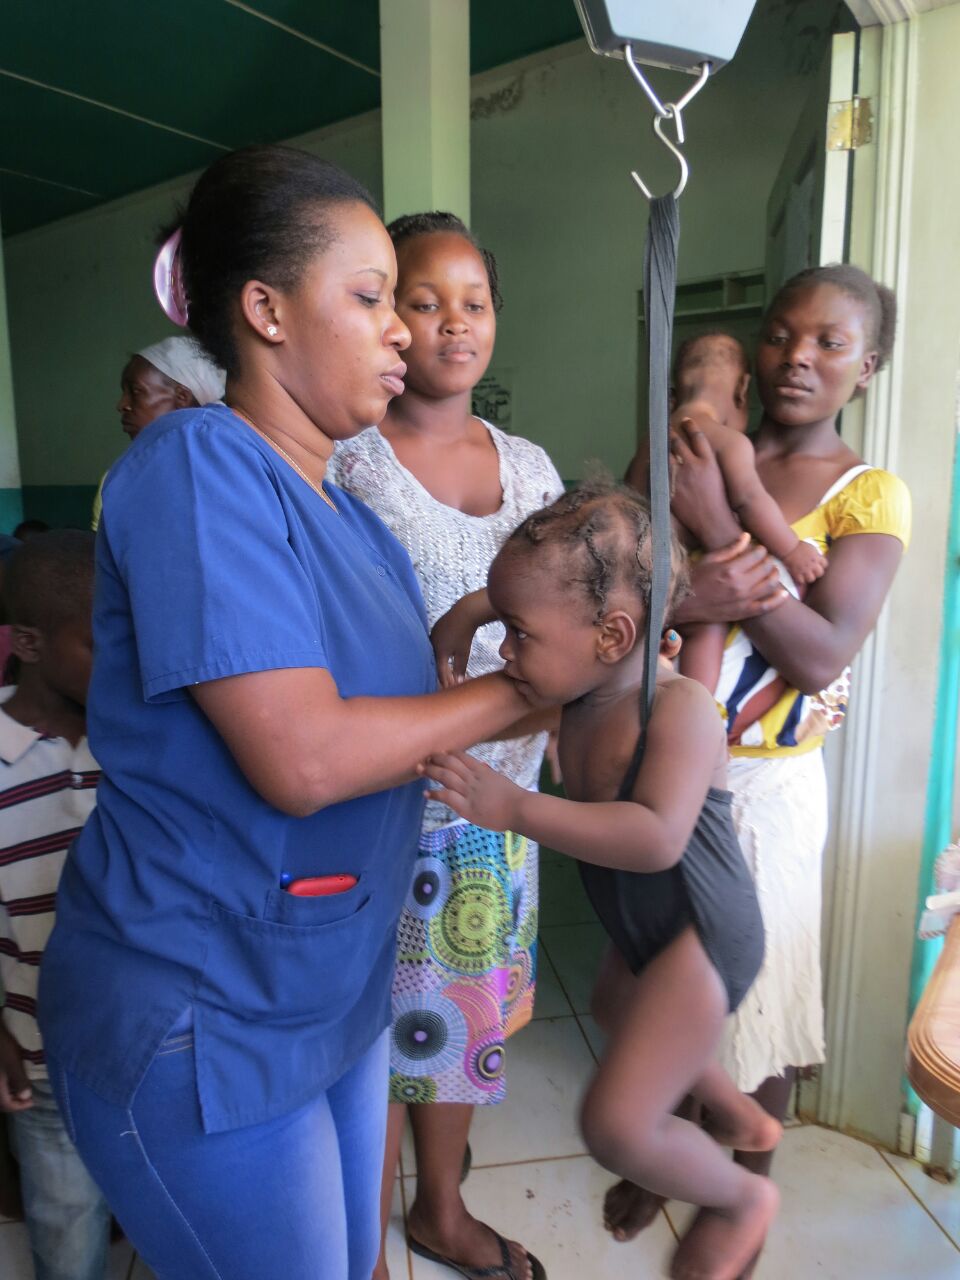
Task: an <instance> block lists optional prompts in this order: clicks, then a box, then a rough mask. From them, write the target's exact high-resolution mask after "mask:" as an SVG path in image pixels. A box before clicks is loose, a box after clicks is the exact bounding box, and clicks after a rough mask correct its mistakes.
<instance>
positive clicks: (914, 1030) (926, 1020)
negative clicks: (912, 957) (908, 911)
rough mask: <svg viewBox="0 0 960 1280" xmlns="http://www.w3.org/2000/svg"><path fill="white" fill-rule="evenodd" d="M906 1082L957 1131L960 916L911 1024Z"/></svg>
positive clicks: (959, 1104)
mask: <svg viewBox="0 0 960 1280" xmlns="http://www.w3.org/2000/svg"><path fill="white" fill-rule="evenodd" d="M907 1077H908V1078H909V1080H910V1083H911V1084H912V1085H913V1087H914V1089H916V1091H917V1093H918V1094H919V1096H920V1097H921V1098H922V1099H923V1101H924V1102H925V1103H926V1104H927V1106H928V1107H929V1108H930V1109H931V1111H935V1112H936V1113H937V1115H938V1116H942V1117H943V1119H944V1120H946V1121H948V1123H950V1124H952V1125H955V1126H957V1127H960V916H955V917H954V920H953V922H952V923H951V925H950V928H949V929H948V930H947V937H946V941H945V943H944V947H943V951H942V952H941V953H940V958H939V960H938V961H937V964H936V968H935V969H934V971H933V974H932V976H931V978H930V981H929V982H928V983H927V986H926V990H925V991H924V993H923V996H922V998H921V1000H920V1003H919V1004H918V1005H917V1009H916V1012H915V1013H914V1015H913V1018H912V1019H911V1021H910V1027H909V1029H908V1031H907Z"/></svg>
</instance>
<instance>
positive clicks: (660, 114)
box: [623, 44, 713, 200]
mask: <svg viewBox="0 0 960 1280" xmlns="http://www.w3.org/2000/svg"><path fill="white" fill-rule="evenodd" d="M623 57H624V61H625V62H626V64H627V67H628V68H629V70H630V74H631V75H632V76H633V78H634V80H636V82H637V84H638V85H639V86H640V88H641V89H642V90H643V91H644V93H645V94H646V95H647V97H648V98H649V100H650V102H651V104H652V106H653V110H654V113H655V114H654V117H653V131H654V133H655V134H656V135H657V137H658V138H659V139H660V141H661V142H662V143H663V145H664V146H665V147H666V148H667V150H668V151H672V152H673V154H674V155H675V156H676V158H677V161H678V163H679V165H680V181H679V183H678V184H677V186H676V188H675V190H674V192H673V198H674V199H675V200H679V199H680V197H681V195H683V191H684V188H685V187H686V185H687V179H688V178H689V177H690V165H689V164H688V162H687V159H686V157H685V156H684V154H683V152H682V151H681V150H680V146H682V145H683V142H684V140H685V139H684V131H683V111H684V108H685V107H687V106H688V105H689V104H690V103H691V102H692V101H693V99H694V98H695V97H696V96H697V94H698V93H699V92H700V90H701V89H702V88H703V86H704V85H705V84H706V83H707V80H708V79H709V78H710V72H711V71H712V69H713V66H712V64H711V63H709V62H702V63H701V64H700V74H699V75H698V76H697V79H696V83H695V84H693V85H691V87H690V88H689V89H688V90H687V92H686V93H685V94H684V95H683V97H682V98H681V99H680V100H679V101H678V102H661V101H660V99H659V98H658V97H657V95H656V93H655V92H654V90H653V87H652V86H651V84H650V82H649V81H648V80H647V78H646V76H645V75H644V74H643V72H642V71H641V70H640V68H639V67H638V66H637V63H636V60H635V58H634V56H633V49H632V47H631V46H630V45H629V44H625V45H624V46H623ZM671 119H672V120H673V123H674V126H675V128H676V131H677V142H676V143H674V142H673V141H672V140H671V139H670V138H668V137H667V135H666V134H665V133H664V132H663V125H664V121H665V120H671ZM677 144H680V145H679V146H678V145H677ZM630 176H631V178H633V180H634V182H635V183H636V184H637V186H638V187H639V188H640V190H641V191H642V192H643V194H644V195H645V196H646V197H647V199H648V200H652V199H653V195H652V194H651V192H650V190H649V188H648V187H647V186H646V184H645V183H644V182H643V180H642V179H641V177H640V175H639V174H638V173H637V172H636V171H631V174H630Z"/></svg>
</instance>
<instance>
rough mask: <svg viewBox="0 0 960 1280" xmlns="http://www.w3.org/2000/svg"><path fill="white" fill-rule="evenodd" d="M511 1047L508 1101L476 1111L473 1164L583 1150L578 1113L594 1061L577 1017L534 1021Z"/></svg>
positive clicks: (573, 1153)
mask: <svg viewBox="0 0 960 1280" xmlns="http://www.w3.org/2000/svg"><path fill="white" fill-rule="evenodd" d="M511 1049H512V1057H510V1058H509V1059H508V1062H507V1100H506V1102H504V1103H502V1104H501V1105H500V1106H498V1107H478V1108H477V1112H476V1116H475V1119H474V1122H473V1131H472V1133H471V1136H470V1144H471V1146H472V1148H473V1162H474V1165H487V1164H506V1163H508V1162H512V1161H515V1160H540V1159H543V1158H544V1157H550V1156H569V1155H575V1154H578V1153H580V1152H582V1151H583V1150H584V1146H583V1142H582V1141H581V1138H580V1134H579V1133H578V1131H577V1112H578V1109H579V1105H580V1098H581V1096H582V1094H583V1090H584V1088H585V1086H586V1084H587V1081H588V1080H589V1079H590V1076H591V1075H592V1074H593V1067H594V1063H593V1058H592V1056H591V1054H590V1051H589V1049H588V1048H587V1046H586V1044H585V1043H584V1039H583V1035H582V1033H581V1031H580V1028H579V1027H578V1026H577V1021H576V1019H575V1018H556V1019H553V1020H544V1021H542V1022H533V1023H531V1025H530V1026H529V1027H527V1028H525V1030H524V1031H523V1032H522V1033H521V1034H520V1035H518V1036H516V1037H515V1038H514V1040H513V1041H512V1042H511Z"/></svg>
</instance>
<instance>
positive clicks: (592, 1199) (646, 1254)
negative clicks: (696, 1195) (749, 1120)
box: [413, 1156, 673, 1280]
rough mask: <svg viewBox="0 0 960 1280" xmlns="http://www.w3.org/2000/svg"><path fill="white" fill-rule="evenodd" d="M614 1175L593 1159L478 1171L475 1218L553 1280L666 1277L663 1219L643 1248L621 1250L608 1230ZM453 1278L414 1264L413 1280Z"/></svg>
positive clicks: (667, 1244)
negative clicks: (604, 1212)
mask: <svg viewBox="0 0 960 1280" xmlns="http://www.w3.org/2000/svg"><path fill="white" fill-rule="evenodd" d="M609 1185H610V1175H609V1174H608V1173H605V1172H604V1170H603V1169H601V1168H599V1166H597V1165H595V1164H594V1163H593V1161H592V1160H591V1159H590V1158H589V1157H588V1156H580V1157H576V1158H574V1159H570V1160H548V1161H542V1162H539V1163H536V1162H535V1163H531V1164H520V1165H511V1166H510V1167H508V1168H504V1169H478V1170H477V1171H476V1173H475V1174H472V1175H471V1178H470V1183H469V1187H470V1194H469V1205H470V1209H471V1212H473V1213H475V1214H476V1215H477V1217H479V1218H481V1219H482V1220H483V1221H484V1222H488V1223H489V1224H490V1225H491V1226H492V1227H494V1228H495V1229H496V1230H497V1231H499V1232H500V1234H501V1235H503V1236H506V1237H507V1238H508V1239H513V1240H519V1241H520V1242H521V1243H522V1244H523V1245H524V1246H525V1247H526V1248H528V1249H529V1250H530V1252H531V1253H533V1254H535V1255H536V1256H537V1257H538V1258H539V1259H540V1261H541V1262H542V1263H543V1266H544V1269H545V1270H546V1272H547V1275H548V1276H549V1278H550V1280H586V1278H587V1277H589V1280H624V1278H625V1277H630V1278H631V1280H633V1277H637V1278H638V1280H639V1278H640V1277H644V1278H645V1280H652V1277H654V1276H658V1275H661V1274H663V1272H662V1267H663V1264H664V1262H665V1260H666V1258H667V1257H668V1256H669V1253H670V1252H671V1248H672V1244H673V1237H672V1235H671V1233H670V1229H669V1227H668V1226H667V1223H666V1221H665V1219H664V1218H663V1216H662V1215H661V1217H660V1218H659V1220H658V1221H657V1222H656V1223H655V1224H654V1226H653V1227H651V1228H650V1230H649V1231H647V1232H645V1233H644V1235H643V1236H642V1237H641V1238H640V1239H639V1240H637V1241H635V1242H633V1243H632V1244H629V1245H621V1244H617V1243H616V1242H615V1241H614V1240H613V1238H612V1237H611V1236H609V1235H608V1234H607V1233H606V1232H605V1231H604V1230H603V1228H602V1226H601V1206H602V1203H603V1196H604V1194H605V1192H606V1189H607V1187H608V1186H609ZM451 1275H452V1272H450V1271H449V1270H446V1269H444V1268H442V1267H439V1266H437V1265H436V1264H434V1263H431V1262H426V1261H425V1260H424V1259H422V1258H417V1257H416V1256H414V1257H413V1280H450V1277H451Z"/></svg>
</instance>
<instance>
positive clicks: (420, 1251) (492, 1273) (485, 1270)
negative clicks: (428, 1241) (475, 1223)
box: [407, 1227, 547, 1280]
mask: <svg viewBox="0 0 960 1280" xmlns="http://www.w3.org/2000/svg"><path fill="white" fill-rule="evenodd" d="M490 1230H491V1231H493V1228H492V1227H491V1228H490ZM493 1234H494V1235H495V1236H496V1238H497V1244H498V1245H499V1246H500V1256H501V1258H502V1260H503V1261H502V1263H501V1265H500V1266H499V1267H468V1266H466V1265H464V1263H462V1262H456V1261H454V1259H453V1258H445V1257H444V1256H443V1254H442V1253H434V1251H433V1250H432V1249H428V1248H427V1246H426V1245H425V1244H420V1242H419V1241H418V1240H415V1239H414V1238H413V1236H411V1235H409V1234H408V1235H407V1247H408V1248H409V1249H410V1252H411V1253H415V1254H416V1255H417V1256H418V1257H420V1258H426V1259H427V1261H428V1262H436V1263H438V1264H439V1265H440V1266H441V1267H449V1268H450V1270H451V1271H455V1272H456V1273H457V1275H460V1276H464V1277H466V1280H520V1277H519V1276H518V1275H517V1273H516V1271H514V1269H513V1267H512V1266H511V1264H510V1247H509V1245H508V1244H507V1242H506V1240H504V1238H503V1236H501V1235H500V1234H499V1233H498V1232H496V1231H494V1232H493ZM527 1258H528V1259H529V1262H530V1270H531V1272H532V1277H533V1280H547V1273H546V1271H544V1269H543V1263H542V1262H541V1261H540V1259H539V1258H535V1257H534V1256H533V1254H532V1253H528V1254H527Z"/></svg>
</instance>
